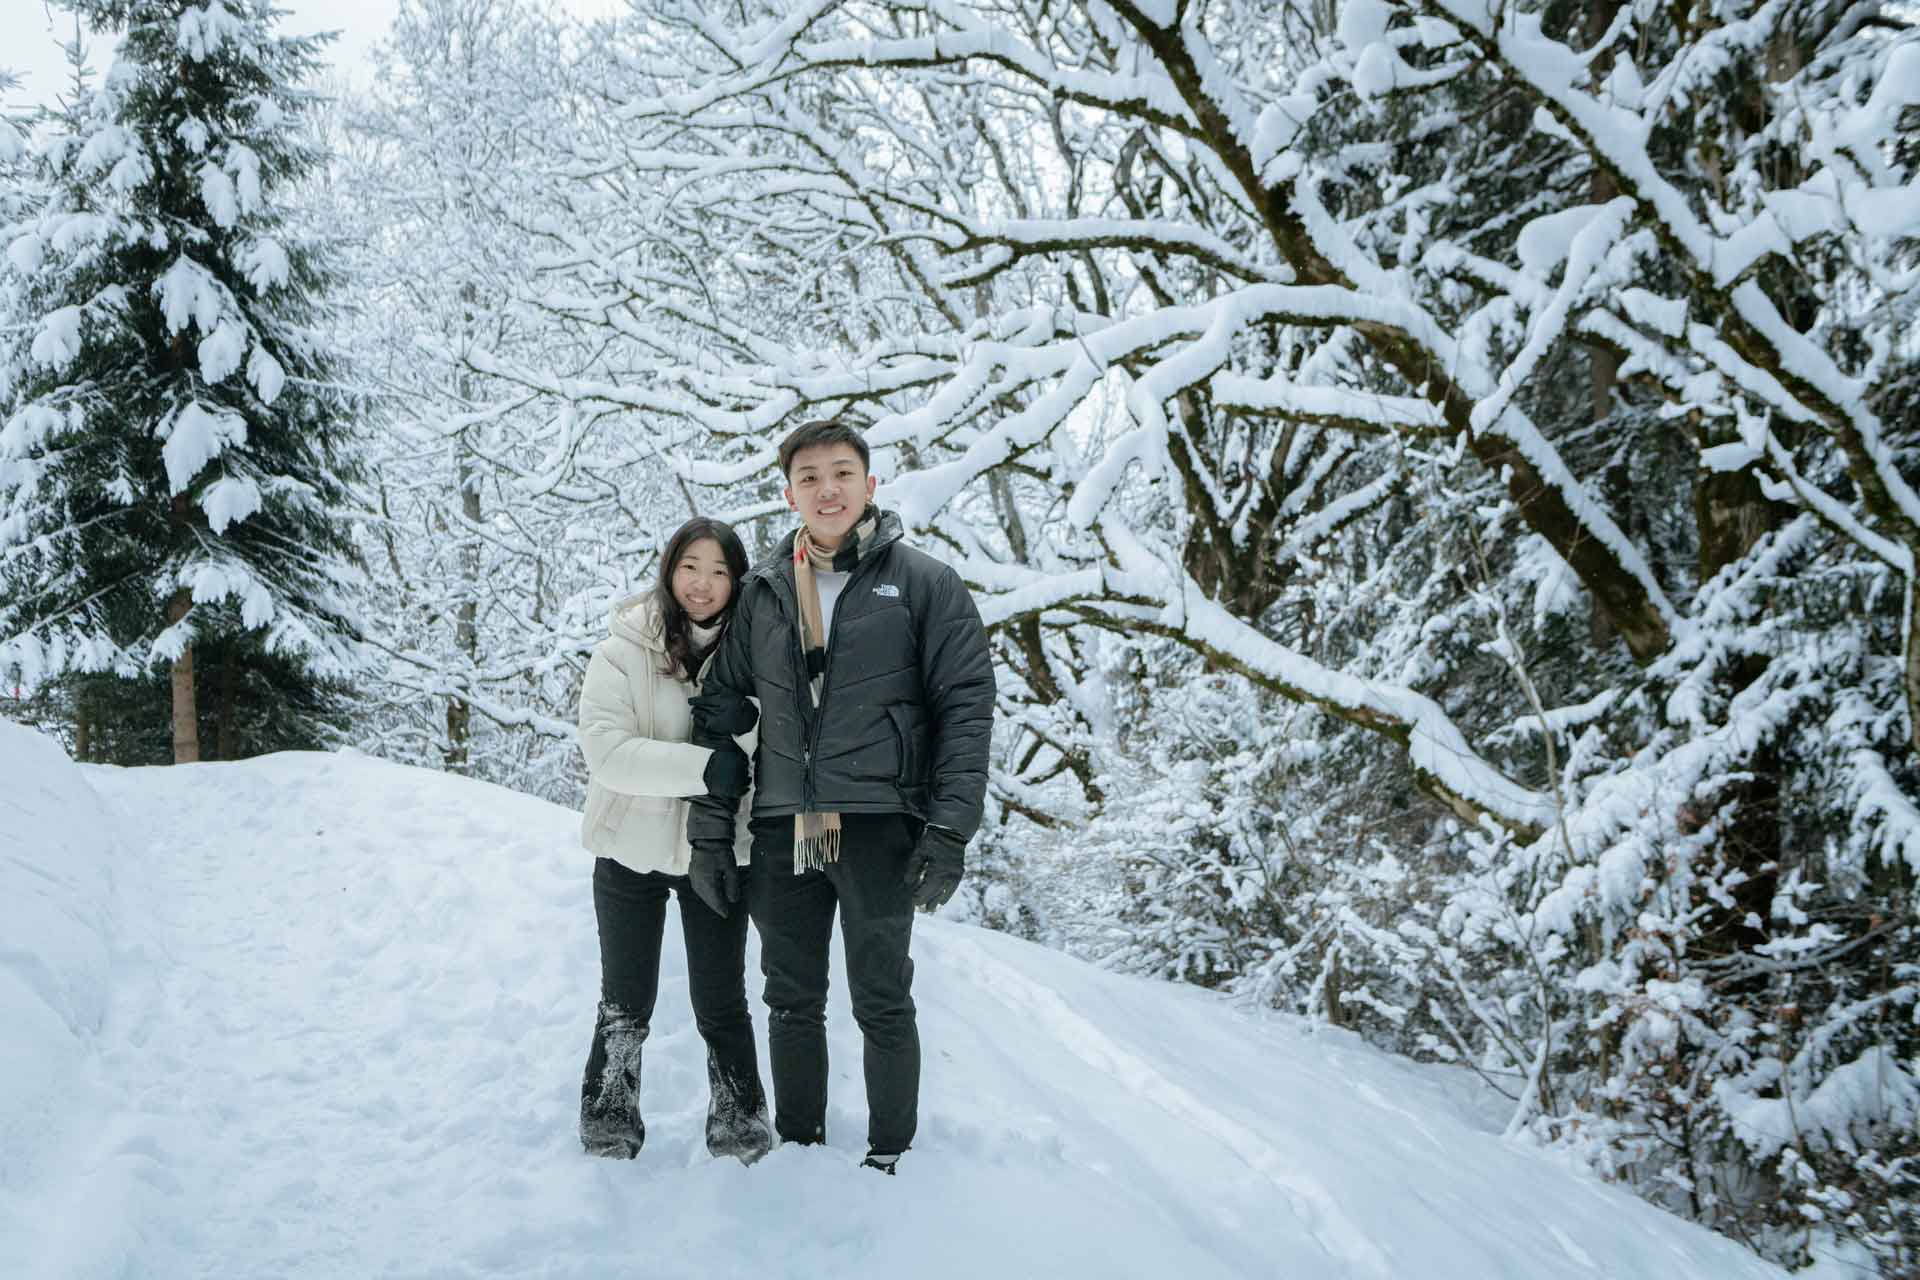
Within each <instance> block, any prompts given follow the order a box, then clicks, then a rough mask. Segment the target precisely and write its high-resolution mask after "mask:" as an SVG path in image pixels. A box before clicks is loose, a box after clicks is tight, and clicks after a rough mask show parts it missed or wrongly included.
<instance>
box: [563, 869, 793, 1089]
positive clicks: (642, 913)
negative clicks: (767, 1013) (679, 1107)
mask: <svg viewBox="0 0 1920 1280" xmlns="http://www.w3.org/2000/svg"><path fill="white" fill-rule="evenodd" d="M670 893H673V894H678V895H679V897H680V932H681V934H682V935H683V936H684V937H685V939H686V944H687V991H688V995H689V996H690V997H691V999H692V1003H693V1021H694V1025H695V1026H697V1027H698V1028H699V1029H700V1037H701V1039H703V1040H705V1041H706V1042H707V1074H708V1078H709V1080H710V1081H711V1083H712V1086H713V1095H714V1101H715V1102H716V1103H717V1104H719V1106H720V1107H721V1108H723V1109H725V1110H727V1111H733V1110H735V1109H736V1108H738V1109H740V1110H743V1111H744V1112H745V1113H747V1114H752V1113H754V1112H757V1111H758V1110H760V1109H761V1108H762V1107H764V1106H765V1096H766V1095H765V1094H764V1093H763V1091H762V1089H761V1086H760V1061H759V1057H758V1054H757V1052H756V1051H755V1049H754V1045H753V1022H752V1019H751V1018H750V1017H749V1015H748V1013H747V980H746V954H747V913H746V912H745V911H743V910H740V909H739V908H735V909H734V911H733V913H732V914H731V915H728V916H726V917H721V916H718V915H715V914H714V912H713V909H712V908H711V907H709V906H707V904H706V903H704V902H702V901H700V899H699V897H698V895H696V894H695V893H694V892H693V886H692V884H691V883H690V882H689V881H688V879H687V877H685V876H670V875H665V874H663V873H661V872H658V871H649V872H644V873H643V872H639V871H634V870H632V869H630V868H628V867H624V866H622V865H620V864H619V863H618V862H615V861H614V860H613V859H611V858H600V859H598V860H596V861H595V863H594V865H593V911H594V915H595V916H596V917H598V919H599V923H600V999H601V1001H602V1002H603V1003H605V1004H611V1005H617V1006H619V1007H620V1009H622V1010H623V1011H624V1012H625V1013H626V1014H627V1015H628V1016H629V1017H630V1018H631V1020H632V1022H633V1023H634V1024H635V1026H636V1027H637V1028H638V1029H639V1030H640V1032H641V1035H642V1036H644V1035H645V1028H646V1027H647V1026H649V1025H650V1024H651V1022H652V1020H653V1005H654V1000H655V998H656V997H657V996H658V994H659V991H660V940H661V937H662V935H663V933H664V932H665V929H666V920H667V896H668V894H670Z"/></svg>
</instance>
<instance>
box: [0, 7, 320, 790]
mask: <svg viewBox="0 0 1920 1280" xmlns="http://www.w3.org/2000/svg"><path fill="white" fill-rule="evenodd" d="M65 7H67V8H68V9H70V10H71V11H73V12H74V13H75V14H76V15H77V16H78V17H79V18H81V19H82V20H84V21H85V22H86V23H87V24H88V25H89V26H90V27H92V28H93V29H94V30H96V31H112V32H117V33H120V35H121V43H120V47H119V52H118V60H117V61H116V63H115V65H114V67H113V68H112V70H111V71H110V72H109V73H108V74H107V76H106V77H105V79H104V82H103V84H102V85H101V86H100V88H99V89H98V90H97V91H93V92H86V93H83V94H81V95H79V96H78V98H77V100H76V101H74V102H73V103H71V104H70V105H69V107H68V109H67V110H66V111H65V112H64V113H63V114H62V115H60V116H58V117H56V118H55V119H53V120H52V121H50V122H49V127H48V129H47V131H46V136H45V137H44V138H43V139H42V140H41V142H40V144H39V145H38V146H37V147H36V148H35V149H34V162H35V167H36V170H37V174H38V179H39V181H40V182H41V183H42V184H43V185H44V186H45V188H46V190H47V197H46V201H45V204H44V207H43V208H41V209H40V210H38V211H37V213H36V215H35V216H33V217H32V218H30V219H28V220H26V221H25V222H23V223H21V224H19V225H16V226H15V227H14V228H13V229H12V230H11V232H10V233H9V234H8V236H7V240H8V261H9V269H10V271H11V272H12V273H13V275H14V282H13V285H12V293H13V296H14V297H15V300H16V302H15V305H16V310H15V312H14V314H15V317H16V319H15V322H14V323H13V324H12V325H11V326H9V327H8V329H7V330H6V331H5V336H4V340H3V341H0V390H3V391H4V396H5V400H4V403H5V425H4V428H3V429H0V578H3V579H4V580H5V581H6V582H7V584H8V590H7V592H6V593H5V598H4V599H3V600H0V668H11V669H14V670H16V671H17V672H18V673H19V674H20V675H21V677H22V678H23V679H24V680H25V681H26V682H27V683H28V684H38V683H42V682H45V681H50V680H57V679H62V678H67V677H73V676H78V675H80V674H82V673H105V672H110V673H113V674H114V675H116V676H119V677H121V678H123V679H126V680H129V681H134V682H136V683H139V682H142V678H143V677H145V676H149V675H150V674H152V673H154V672H156V671H157V670H159V669H160V668H162V667H165V668H167V669H168V670H169V673H170V676H171V680H170V686H171V690H170V691H171V703H172V722H173V757H174V759H175V760H178V761H190V760H196V759H199V758H200V754H201V749H200V738H201V727H202V723H203V721H207V720H211V721H213V722H215V723H217V724H224V725H226V726H227V728H228V729H229V735H228V740H227V741H226V742H225V744H224V746H225V748H226V750H229V751H231V750H236V749H239V748H240V747H241V746H242V745H244V746H247V747H250V748H251V749H255V750H258V749H269V748H273V747H280V746H300V745H312V744H313V743H314V742H316V741H319V740H322V739H323V738H324V737H325V736H326V733H327V731H328V729H329V727H330V726H337V714H338V713H337V706H338V699H337V697H336V696H335V695H334V694H333V693H332V692H331V691H330V689H329V685H330V684H331V683H332V682H337V681H339V680H340V679H342V678H343V677H345V676H346V675H348V674H349V673H350V672H351V671H352V670H353V669H354V668H355V666H356V656H357V645H356V632H357V627H356V625H355V622H354V618H353V613H354V607H353V603H352V596H353V591H354V584H355V567H354V560H353V554H352V543H351V540H350V535H349V531H348V529H347V527H346V525H345V523H344V521H343V519H342V517H341V514H340V513H341V511H342V509H343V508H344V506H345V505H346V494H347V485H348V483H349V482H350V480H351V478H352V474H353V471H354V462H353V453H352V447H351V439H350V429H351V421H352V413H353V409H354V404H353V399H352V396H351V394H350V393H349V392H347V391H346V390H344V389H343V388H342V386H341V382H340V379H339V377H338V374H337V371H336V368H335V365H336V364H337V361H336V359H335V358H334V357H333V356H332V354H331V352H330V351H329V349H328V348H327V346H326V344H325V343H324V342H323V341H322V340H321V338H320V336H319V335H320V333H321V332H322V326H323V322H324V320H325V311H326V308H327V301H326V299H327V294H328V290H329V288H330V287H332V286H334V285H335V284H336V281H334V279H333V278H332V276H331V273H330V271H329V268H328V265H327V262H326V257H325V253H324V249H323V246H322V245H321V244H319V243H318V242H317V241H316V240H314V239H313V238H311V237H307V236H304V235H302V234H301V232H300V231H299V229H298V228H297V227H296V226H295V224H294V220H293V219H292V217H291V216H290V213H289V210H287V209H286V208H284V207H283V205H282V203H281V202H280V200H279V197H280V196H281V195H282V193H283V192H284V191H286V190H288V189H289V188H291V187H292V186H293V184H295V183H297V182H298V180H299V179H300V178H301V177H302V176H303V175H306V174H308V173H310V172H312V171H314V170H315V168H316V166H317V165H318V164H319V163H320V161H321V160H322V158H323V157H322V156H321V155H320V154H319V152H318V151H317V150H316V149H315V148H314V147H313V146H312V145H311V143H310V142H309V141H307V140H306V137H305V136H304V134H303V132H302V126H301V116H302V112H303V110H304V109H305V108H306V107H307V106H308V105H309V104H310V102H311V97H310V95H308V94H307V93H306V92H305V91H303V90H302V89H301V88H300V85H301V83H302V81H303V80H304V79H305V77H306V76H307V75H308V74H309V73H310V72H311V71H312V70H313V69H314V67H315V64H316V61H317V51H318V49H319V47H320V39H319V38H314V37H298V38H288V37H283V36H279V35H276V34H274V32H273V25H274V20H275V17H276V13H275V11H274V10H273V9H272V8H271V7H270V5H268V4H267V3H265V2H264V0H231V2H230V3H226V4H222V3H219V2H218V0H215V2H213V3H208V4H204V5H201V4H193V3H186V2H185V0H145V2H139V3H135V2H130V0H70V2H69V3H67V4H66V6H65ZM197 651H198V652H200V653H202V654H211V655H217V660H218V662H219V664H220V665H221V667H222V675H221V679H220V681H219V687H220V689H221V691H222V696H221V698H220V699H217V700H216V701H217V702H218V704H219V705H218V708H217V709H216V710H215V711H214V712H213V713H212V714H211V715H210V716H209V715H208V714H206V713H205V712H203V710H202V708H201V706H200V699H199V698H198V697H197V696H196V686H195V679H194V668H195V658H196V652H197ZM145 687H147V688H149V689H150V688H151V687H152V686H151V683H150V682H146V684H145ZM127 692H128V694H129V695H130V696H129V700H128V705H129V706H131V707H137V706H139V705H141V703H142V701H143V699H142V698H141V697H140V696H139V693H138V690H137V689H136V688H133V687H129V688H128V690H127ZM241 699H244V700H245V702H246V704H247V705H246V706H244V707H243V706H241V705H239V702H238V700H241ZM74 701H75V704H76V706H77V705H78V704H79V703H81V702H83V701H93V702H96V703H97V702H99V701H100V700H99V699H83V698H81V697H79V696H78V694H77V693H76V696H75V699H74ZM241 724H251V725H253V726H255V727H256V728H257V729H259V730H260V732H259V733H257V734H248V733H244V732H240V731H239V728H238V726H240V725H241Z"/></svg>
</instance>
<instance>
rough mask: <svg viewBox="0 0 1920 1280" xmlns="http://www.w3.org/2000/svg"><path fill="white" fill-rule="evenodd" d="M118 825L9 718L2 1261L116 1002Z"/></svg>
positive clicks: (75, 776)
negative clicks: (113, 905) (112, 962)
mask: <svg viewBox="0 0 1920 1280" xmlns="http://www.w3.org/2000/svg"><path fill="white" fill-rule="evenodd" d="M111 830H112V828H111V826H110V824H109V822H108V821H107V819H106V818H105V816H104V815H103V813H102V808H101V804H100V800H99V797H97V796H96V795H95V794H94V792H93V789H92V788H91V787H90V786H88V784H87V780H86V778H85V777H84V776H83V775H82V773H81V771H80V769H79V767H78V766H76V765H74V764H73V762H72V761H70V760H68V759H67V757H66V753H65V752H64V751H62V750H61V749H60V746H59V745H58V744H57V743H55V742H54V741H53V740H52V739H50V738H47V737H45V736H43V735H41V734H38V733H35V732H33V731H32V730H29V729H26V728H23V727H22V726H20V725H17V724H14V723H13V722H11V721H7V720H0V1028H4V1033H0V1257H8V1256H14V1251H13V1250H11V1249H9V1248H7V1247H6V1246H5V1243H4V1242H5V1241H6V1240H7V1239H9V1238H18V1237H17V1236H16V1235H14V1233H15V1232H17V1231H19V1230H20V1229H21V1226H22V1223H21V1221H20V1219H24V1218H25V1217H27V1216H28V1215H29V1214H30V1213H31V1205H32V1201H31V1200H24V1201H23V1200H22V1199H21V1198H20V1193H23V1192H28V1191H32V1190H34V1189H36V1188H39V1187H41V1186H44V1185H45V1184H46V1182H47V1181H48V1180H49V1179H50V1178H51V1177H52V1171H53V1169H54V1167H55V1166H57V1165H58V1164H59V1163H60V1162H61V1160H62V1158H63V1146H64V1141H65V1139H66V1137H67V1135H68V1133H69V1131H70V1129H71V1127H72V1125H73V1123H74V1122H75V1121H76V1120H78V1119H80V1118H81V1116H80V1115H79V1114H78V1111H79V1109H78V1108H76V1106H75V1102H76V1100H77V1099H78V1098H79V1097H81V1096H82V1094H81V1085H80V1084H79V1083H77V1082H80V1081H82V1080H83V1079H84V1078H85V1076H86V1068H87V1064H88V1058H89V1056H90V1054H91V1052H92V1045H93V1042H94V1040H95V1038H96V1036H97V1034H98V1032H99V1030H100V1024H101V1019H102V1016H103V1014H104V1012H105V1008H106V1001H107V990H108V984H107V972H108V958H109V939H110V931H109V926H108V920H109V906H110V899H111V890H112V877H111V866H110V863H111V857H110V855H111V852H112V849H113V846H114V841H113V838H112V835H111Z"/></svg>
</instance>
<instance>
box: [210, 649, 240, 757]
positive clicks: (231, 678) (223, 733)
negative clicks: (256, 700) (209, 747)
mask: <svg viewBox="0 0 1920 1280" xmlns="http://www.w3.org/2000/svg"><path fill="white" fill-rule="evenodd" d="M239 666H240V660H239V659H238V658H237V657H235V656H234V655H233V654H232V653H229V654H227V655H226V657H225V660H224V661H222V662H221V663H220V711H219V713H218V717H217V723H218V725H219V730H218V737H217V738H216V739H215V741H216V742H217V744H218V745H217V746H216V748H215V754H214V759H216V760H234V759H238V753H237V752H236V750H235V743H234V740H233V704H234V700H235V698H236V697H237V696H238V693H239V685H240V677H239V674H238V670H239Z"/></svg>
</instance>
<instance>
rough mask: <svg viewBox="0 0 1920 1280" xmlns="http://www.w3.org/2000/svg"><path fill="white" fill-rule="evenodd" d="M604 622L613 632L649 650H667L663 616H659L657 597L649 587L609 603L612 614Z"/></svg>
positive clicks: (660, 651)
mask: <svg viewBox="0 0 1920 1280" xmlns="http://www.w3.org/2000/svg"><path fill="white" fill-rule="evenodd" d="M607 625H608V630H610V631H611V632H613V634H614V635H616V636H619V637H620V638H621V639H623V640H631V641H632V642H633V643H635V644H637V645H639V646H640V647H641V648H642V649H645V650H647V651H648V652H650V653H659V654H664V653H666V651H667V632H666V619H664V618H663V617H661V616H660V601H659V599H658V598H656V597H655V596H654V594H653V592H651V591H643V592H641V593H640V594H639V595H637V596H628V597H627V598H626V599H625V600H622V601H621V602H620V603H619V604H616V605H615V606H613V617H612V618H611V619H610V620H609V622H608V624H607Z"/></svg>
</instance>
